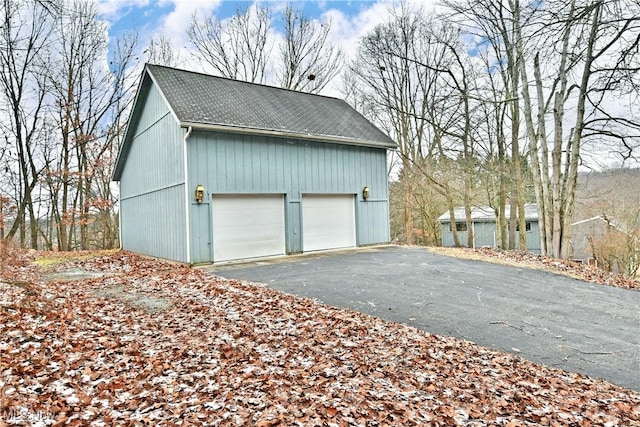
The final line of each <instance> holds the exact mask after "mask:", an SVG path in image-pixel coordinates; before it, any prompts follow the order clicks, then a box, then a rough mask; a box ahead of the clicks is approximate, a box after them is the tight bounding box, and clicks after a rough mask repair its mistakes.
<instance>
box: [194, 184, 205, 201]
mask: <svg viewBox="0 0 640 427" xmlns="http://www.w3.org/2000/svg"><path fill="white" fill-rule="evenodd" d="M195 197H196V202H198V203H202V201H203V200H204V187H203V186H202V184H198V186H197V187H196V195H195Z"/></svg>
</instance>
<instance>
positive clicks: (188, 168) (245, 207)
mask: <svg viewBox="0 0 640 427" xmlns="http://www.w3.org/2000/svg"><path fill="white" fill-rule="evenodd" d="M395 146H396V145H395V143H394V142H393V141H392V140H391V139H390V138H389V137H388V136H387V135H386V134H384V133H383V132H382V131H380V130H379V129H378V128H376V127H375V126H374V125H373V124H371V123H370V122H369V121H367V120H366V119H365V118H364V117H363V116H362V115H360V114H359V113H358V112H357V111H355V110H354V109H353V108H351V107H350V106H349V105H348V104H347V103H346V102H344V101H343V100H340V99H337V98H331V97H326V96H319V95H312V94H307V93H301V92H295V91H290V90H285V89H280V88H276V87H271V86H265V85H259V84H253V83H247V82H241V81H237V80H230V79H225V78H221V77H215V76H210V75H206V74H200V73H194V72H190V71H185V70H179V69H174V68H168V67H161V66H157V65H149V64H147V65H146V66H145V69H144V71H143V74H142V77H141V81H140V84H139V87H138V92H137V94H136V98H135V101H134V106H133V111H132V114H131V119H130V121H129V123H128V126H127V130H126V132H125V138H124V141H123V144H122V147H121V150H120V153H119V156H118V160H117V163H116V167H115V170H114V176H113V179H114V180H115V181H119V182H120V233H121V245H122V248H123V249H126V250H130V251H133V252H137V253H142V254H147V255H152V256H156V257H160V258H165V259H170V260H175V261H180V262H184V263H189V264H196V263H208V262H225V261H232V260H240V259H251V258H261V257H268V256H275V255H284V254H292V253H300V252H311V251H319V250H326V249H335V248H346V247H356V246H363V245H371V244H378V243H386V242H388V241H389V198H388V187H387V163H386V162H387V150H389V149H393V148H395Z"/></svg>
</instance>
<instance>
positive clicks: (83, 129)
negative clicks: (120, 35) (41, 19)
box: [47, 0, 137, 250]
mask: <svg viewBox="0 0 640 427" xmlns="http://www.w3.org/2000/svg"><path fill="white" fill-rule="evenodd" d="M57 30H58V34H59V45H58V49H59V52H58V55H57V59H56V60H52V67H51V71H50V73H49V74H48V76H49V78H50V82H51V86H52V88H53V94H54V96H55V98H56V106H57V107H58V108H57V109H56V113H57V120H58V126H59V128H58V129H59V132H60V133H59V135H60V140H59V145H58V147H59V150H58V151H57V152H55V153H52V156H53V157H52V163H51V167H50V168H49V170H48V174H47V175H48V177H49V179H48V183H49V188H50V192H51V197H52V214H53V218H54V222H55V224H56V235H57V243H58V249H60V250H71V249H76V248H81V249H88V247H89V225H90V223H91V222H93V221H94V218H93V215H92V213H93V211H94V210H96V209H98V210H100V209H103V208H104V207H105V203H106V202H108V200H105V199H104V194H103V195H102V197H97V195H96V194H95V193H94V190H95V184H96V177H97V176H99V174H101V173H103V171H104V169H105V167H106V166H108V164H107V163H105V157H106V156H109V155H111V154H112V152H113V143H114V141H117V139H114V138H113V137H109V128H110V127H111V123H112V121H113V120H114V119H115V120H119V117H120V115H121V114H122V111H114V108H116V110H117V109H118V108H120V109H124V108H126V107H127V104H126V102H122V101H123V99H124V98H126V97H130V93H127V92H128V91H127V89H128V88H130V86H127V85H130V84H131V81H132V79H130V76H129V73H130V72H131V71H130V69H129V65H130V64H131V63H132V61H133V60H134V55H133V52H134V48H135V46H136V43H137V36H135V35H132V36H128V37H126V39H125V40H120V41H118V43H117V49H116V53H115V55H114V56H113V57H112V58H110V59H111V60H110V61H108V58H107V51H108V43H109V38H108V34H107V32H106V28H105V27H104V24H103V23H101V22H100V21H98V19H97V10H96V6H95V4H93V3H87V2H85V1H82V0H78V1H73V2H70V3H68V8H65V9H63V10H62V12H61V13H60V15H59V17H58V19H57ZM53 160H55V163H53ZM107 207H108V205H107Z"/></svg>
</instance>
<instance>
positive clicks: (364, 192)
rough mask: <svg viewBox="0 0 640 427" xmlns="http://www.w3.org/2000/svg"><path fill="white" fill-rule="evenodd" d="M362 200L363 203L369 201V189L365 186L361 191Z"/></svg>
mask: <svg viewBox="0 0 640 427" xmlns="http://www.w3.org/2000/svg"><path fill="white" fill-rule="evenodd" d="M362 198H363V199H364V201H365V202H366V201H367V200H368V199H369V187H367V186H365V187H364V188H363V189H362Z"/></svg>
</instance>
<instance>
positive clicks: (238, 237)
mask: <svg viewBox="0 0 640 427" xmlns="http://www.w3.org/2000/svg"><path fill="white" fill-rule="evenodd" d="M213 245H214V246H213V260H214V262H216V261H217V262H220V261H230V260H236V259H245V258H257V257H264V256H271V255H283V254H284V253H285V224H284V197H283V196H282V195H276V196H274V195H267V196H263V195H236V196H214V197H213Z"/></svg>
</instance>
